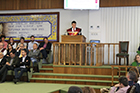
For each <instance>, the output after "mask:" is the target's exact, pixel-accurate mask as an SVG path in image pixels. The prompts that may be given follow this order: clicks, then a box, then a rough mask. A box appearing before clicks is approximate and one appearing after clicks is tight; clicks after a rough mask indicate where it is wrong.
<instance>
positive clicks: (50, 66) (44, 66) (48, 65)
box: [42, 64, 53, 68]
mask: <svg viewBox="0 0 140 93" xmlns="http://www.w3.org/2000/svg"><path fill="white" fill-rule="evenodd" d="M42 68H53V64H42Z"/></svg>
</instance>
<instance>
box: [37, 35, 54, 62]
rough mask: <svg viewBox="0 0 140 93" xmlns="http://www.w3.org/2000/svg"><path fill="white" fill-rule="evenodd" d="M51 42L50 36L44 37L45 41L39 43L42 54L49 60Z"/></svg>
mask: <svg viewBox="0 0 140 93" xmlns="http://www.w3.org/2000/svg"><path fill="white" fill-rule="evenodd" d="M51 45H52V44H51V43H50V42H48V38H47V37H44V39H43V42H41V43H40V45H39V50H40V52H41V53H42V56H43V58H44V59H46V60H47V55H48V54H49V52H50V50H51Z"/></svg>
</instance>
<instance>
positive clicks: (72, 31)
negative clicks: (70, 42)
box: [67, 21, 82, 36]
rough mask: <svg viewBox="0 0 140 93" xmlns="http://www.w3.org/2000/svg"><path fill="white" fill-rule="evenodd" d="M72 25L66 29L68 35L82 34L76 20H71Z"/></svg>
mask: <svg viewBox="0 0 140 93" xmlns="http://www.w3.org/2000/svg"><path fill="white" fill-rule="evenodd" d="M71 25H72V27H71V28H69V29H67V33H68V35H74V36H75V35H82V33H81V28H78V27H76V21H72V23H71Z"/></svg>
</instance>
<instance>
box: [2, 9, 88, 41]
mask: <svg viewBox="0 0 140 93" xmlns="http://www.w3.org/2000/svg"><path fill="white" fill-rule="evenodd" d="M43 12H60V18H59V19H60V20H59V25H60V26H59V34H60V35H59V36H60V39H59V40H60V41H61V35H63V34H64V33H65V31H66V29H68V28H70V27H71V22H72V21H73V20H75V21H77V27H81V28H82V33H83V34H84V35H85V36H86V37H87V41H89V39H88V35H89V34H88V20H89V11H88V10H84V11H81V10H64V9H41V10H14V11H13V10H12V11H0V14H3V13H6V14H8V13H43Z"/></svg>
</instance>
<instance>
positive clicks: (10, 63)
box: [0, 50, 19, 83]
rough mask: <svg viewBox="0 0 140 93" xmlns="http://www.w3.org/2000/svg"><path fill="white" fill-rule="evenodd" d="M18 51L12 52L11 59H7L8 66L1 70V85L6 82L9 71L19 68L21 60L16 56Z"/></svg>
mask: <svg viewBox="0 0 140 93" xmlns="http://www.w3.org/2000/svg"><path fill="white" fill-rule="evenodd" d="M15 53H16V50H12V51H11V52H10V57H9V58H8V59H7V61H6V64H5V65H4V66H3V67H2V68H1V70H0V76H1V75H2V74H3V76H2V79H1V81H0V82H1V83H3V82H5V78H6V75H7V72H8V70H14V68H16V67H17V66H18V61H19V58H18V57H17V56H16V55H15Z"/></svg>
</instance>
